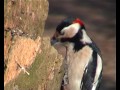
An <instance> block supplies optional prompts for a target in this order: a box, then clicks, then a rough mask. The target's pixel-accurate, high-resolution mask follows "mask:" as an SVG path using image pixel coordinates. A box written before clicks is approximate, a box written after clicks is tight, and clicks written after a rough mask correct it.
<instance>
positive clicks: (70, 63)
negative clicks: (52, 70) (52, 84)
mask: <svg viewBox="0 0 120 90" xmlns="http://www.w3.org/2000/svg"><path fill="white" fill-rule="evenodd" d="M51 43H52V45H55V44H62V45H64V46H65V47H66V50H67V54H66V57H67V61H66V63H67V70H66V74H65V76H64V80H63V84H64V85H65V86H66V87H65V88H67V90H98V89H99V86H100V82H101V78H102V69H103V68H102V58H101V52H100V50H99V48H98V47H97V46H96V44H95V43H94V42H93V40H92V39H91V38H90V37H89V36H88V34H87V33H86V29H85V26H84V24H83V22H82V21H81V20H80V19H79V18H67V19H64V20H63V21H62V22H61V23H60V24H59V25H58V26H57V28H56V32H55V34H54V35H53V37H52V38H51ZM63 87H64V86H63ZM65 88H63V90H65Z"/></svg>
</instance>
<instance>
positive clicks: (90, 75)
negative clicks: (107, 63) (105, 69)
mask: <svg viewBox="0 0 120 90" xmlns="http://www.w3.org/2000/svg"><path fill="white" fill-rule="evenodd" d="M101 74H102V61H101V58H100V56H99V55H98V53H97V52H96V51H93V53H92V57H91V60H90V61H89V63H88V65H87V66H86V68H85V70H84V74H83V78H82V81H81V85H80V88H81V90H97V88H98V87H99V83H100V81H101Z"/></svg>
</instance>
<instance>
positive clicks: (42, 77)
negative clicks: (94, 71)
mask: <svg viewBox="0 0 120 90" xmlns="http://www.w3.org/2000/svg"><path fill="white" fill-rule="evenodd" d="M48 8H49V4H48V1H47V0H17V1H16V0H4V12H5V13H4V27H5V28H4V46H5V47H4V56H5V59H4V63H5V64H4V88H5V90H59V89H60V86H61V80H62V77H63V72H64V69H63V57H62V56H61V55H60V54H58V52H57V51H56V49H54V47H52V46H51V45H50V38H49V37H42V34H43V31H44V26H45V20H46V19H47V15H48Z"/></svg>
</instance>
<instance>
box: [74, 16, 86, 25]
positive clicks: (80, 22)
mask: <svg viewBox="0 0 120 90" xmlns="http://www.w3.org/2000/svg"><path fill="white" fill-rule="evenodd" d="M73 23H79V24H80V25H81V26H83V25H84V24H83V22H82V21H81V20H80V19H79V18H77V19H75V20H74V21H73Z"/></svg>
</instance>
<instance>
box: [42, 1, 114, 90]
mask: <svg viewBox="0 0 120 90" xmlns="http://www.w3.org/2000/svg"><path fill="white" fill-rule="evenodd" d="M68 16H73V17H79V18H80V19H81V20H83V21H84V24H85V27H86V29H87V32H88V34H89V36H90V37H91V38H92V39H93V40H94V41H95V42H96V44H97V45H98V47H99V48H100V49H101V52H102V56H103V81H102V85H101V88H100V90H116V0H49V14H48V18H47V21H46V26H45V32H44V34H43V35H44V36H49V37H51V36H52V35H53V33H54V32H55V28H56V26H57V25H58V24H59V23H60V22H61V20H63V19H64V18H66V17H68Z"/></svg>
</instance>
